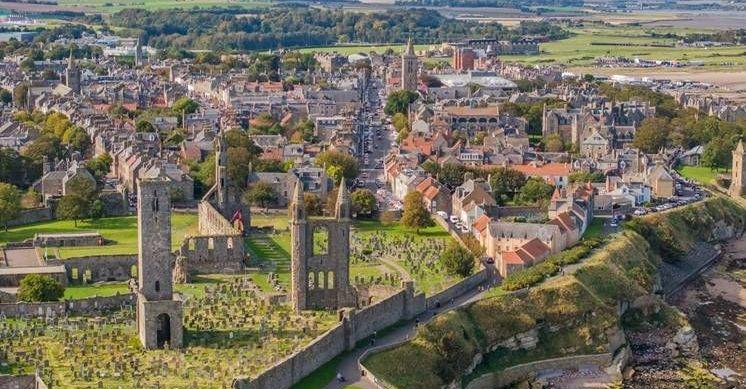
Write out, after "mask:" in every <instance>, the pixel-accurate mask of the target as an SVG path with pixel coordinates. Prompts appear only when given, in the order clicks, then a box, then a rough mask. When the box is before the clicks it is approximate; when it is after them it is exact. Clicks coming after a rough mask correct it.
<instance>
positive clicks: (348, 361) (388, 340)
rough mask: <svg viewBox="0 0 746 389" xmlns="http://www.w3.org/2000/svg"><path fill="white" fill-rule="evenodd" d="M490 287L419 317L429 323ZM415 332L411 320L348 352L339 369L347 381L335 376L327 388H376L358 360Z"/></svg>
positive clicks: (480, 295) (468, 301)
mask: <svg viewBox="0 0 746 389" xmlns="http://www.w3.org/2000/svg"><path fill="white" fill-rule="evenodd" d="M487 290H489V289H487V288H486V289H484V290H480V288H474V289H472V290H470V291H468V292H466V293H464V294H463V295H461V296H460V297H459V298H457V299H455V300H454V302H453V304H446V305H444V306H442V307H441V308H439V309H430V310H427V311H425V312H423V313H422V314H420V315H419V316H417V319H418V320H419V322H420V323H421V324H423V323H427V322H428V321H430V320H432V319H433V317H435V315H437V314H440V313H443V312H447V311H450V310H451V309H454V308H458V307H460V306H463V305H466V304H469V303H471V302H474V301H477V300H479V299H481V298H483V297H484V294H485V293H486V292H487ZM414 334H415V324H414V322H409V323H407V324H406V325H403V326H401V327H398V328H396V329H395V330H394V331H392V332H390V333H388V334H386V335H385V336H381V337H379V338H378V339H377V341H376V343H375V344H374V345H371V344H368V345H365V346H361V347H358V348H356V349H355V350H353V351H352V352H350V353H349V354H347V356H346V357H345V358H344V359H343V360H342V361H341V362H340V364H339V368H338V371H339V372H340V373H342V376H344V377H345V382H338V381H337V379H336V378H335V379H334V380H332V382H330V383H329V384H328V385H326V389H340V388H344V387H345V386H347V385H356V386H359V387H361V388H365V389H375V388H377V386H376V385H375V384H373V383H372V382H371V381H370V380H369V379H368V378H367V377H362V376H361V375H360V369H359V368H358V364H357V361H358V359H359V358H360V356H361V355H363V353H365V352H366V351H368V350H370V349H373V348H382V347H385V346H389V345H392V344H396V343H401V342H404V341H406V340H407V339H409V338H411V337H412V336H413V335H414ZM335 374H336V373H335Z"/></svg>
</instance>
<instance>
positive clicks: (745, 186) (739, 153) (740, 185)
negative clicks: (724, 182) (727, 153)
mask: <svg viewBox="0 0 746 389" xmlns="http://www.w3.org/2000/svg"><path fill="white" fill-rule="evenodd" d="M744 156H746V150H744V147H743V141H742V140H739V141H738V146H736V149H735V150H733V169H732V172H733V173H732V178H731V182H730V189H729V190H728V192H729V194H730V195H731V196H733V197H740V196H743V195H744V193H746V182H744V180H743V175H744V174H745V173H746V166H744V164H743V162H744Z"/></svg>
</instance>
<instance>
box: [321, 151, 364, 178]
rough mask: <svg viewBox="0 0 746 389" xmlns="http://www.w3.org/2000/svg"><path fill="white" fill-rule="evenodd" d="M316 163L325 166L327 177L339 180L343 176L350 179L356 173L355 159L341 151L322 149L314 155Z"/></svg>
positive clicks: (355, 175)
mask: <svg viewBox="0 0 746 389" xmlns="http://www.w3.org/2000/svg"><path fill="white" fill-rule="evenodd" d="M316 165H317V166H320V167H326V173H327V175H328V176H329V177H331V178H332V179H334V180H335V182H339V179H340V178H342V177H344V178H345V179H346V180H351V179H353V178H355V177H357V175H358V165H357V159H355V157H353V156H351V155H349V154H347V153H343V152H341V151H323V152H321V153H319V154H318V155H316Z"/></svg>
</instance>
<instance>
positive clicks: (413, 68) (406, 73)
mask: <svg viewBox="0 0 746 389" xmlns="http://www.w3.org/2000/svg"><path fill="white" fill-rule="evenodd" d="M419 67H420V64H419V61H418V60H417V55H415V54H414V47H413V46H412V39H409V41H407V50H406V51H405V52H404V54H402V56H401V89H402V90H410V91H416V90H417V73H418V71H419Z"/></svg>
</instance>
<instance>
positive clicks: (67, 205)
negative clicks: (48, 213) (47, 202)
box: [57, 195, 91, 227]
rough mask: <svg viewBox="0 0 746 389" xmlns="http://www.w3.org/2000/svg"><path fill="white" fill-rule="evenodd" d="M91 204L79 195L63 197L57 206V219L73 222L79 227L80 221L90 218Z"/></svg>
mask: <svg viewBox="0 0 746 389" xmlns="http://www.w3.org/2000/svg"><path fill="white" fill-rule="evenodd" d="M90 204H91V203H90V202H88V201H87V200H86V199H85V198H83V197H81V196H78V195H65V196H62V198H61V199H60V201H59V203H58V204H57V218H58V219H60V220H72V221H73V224H75V226H76V227H77V226H78V220H81V219H85V218H86V217H88V211H89V209H90Z"/></svg>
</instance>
